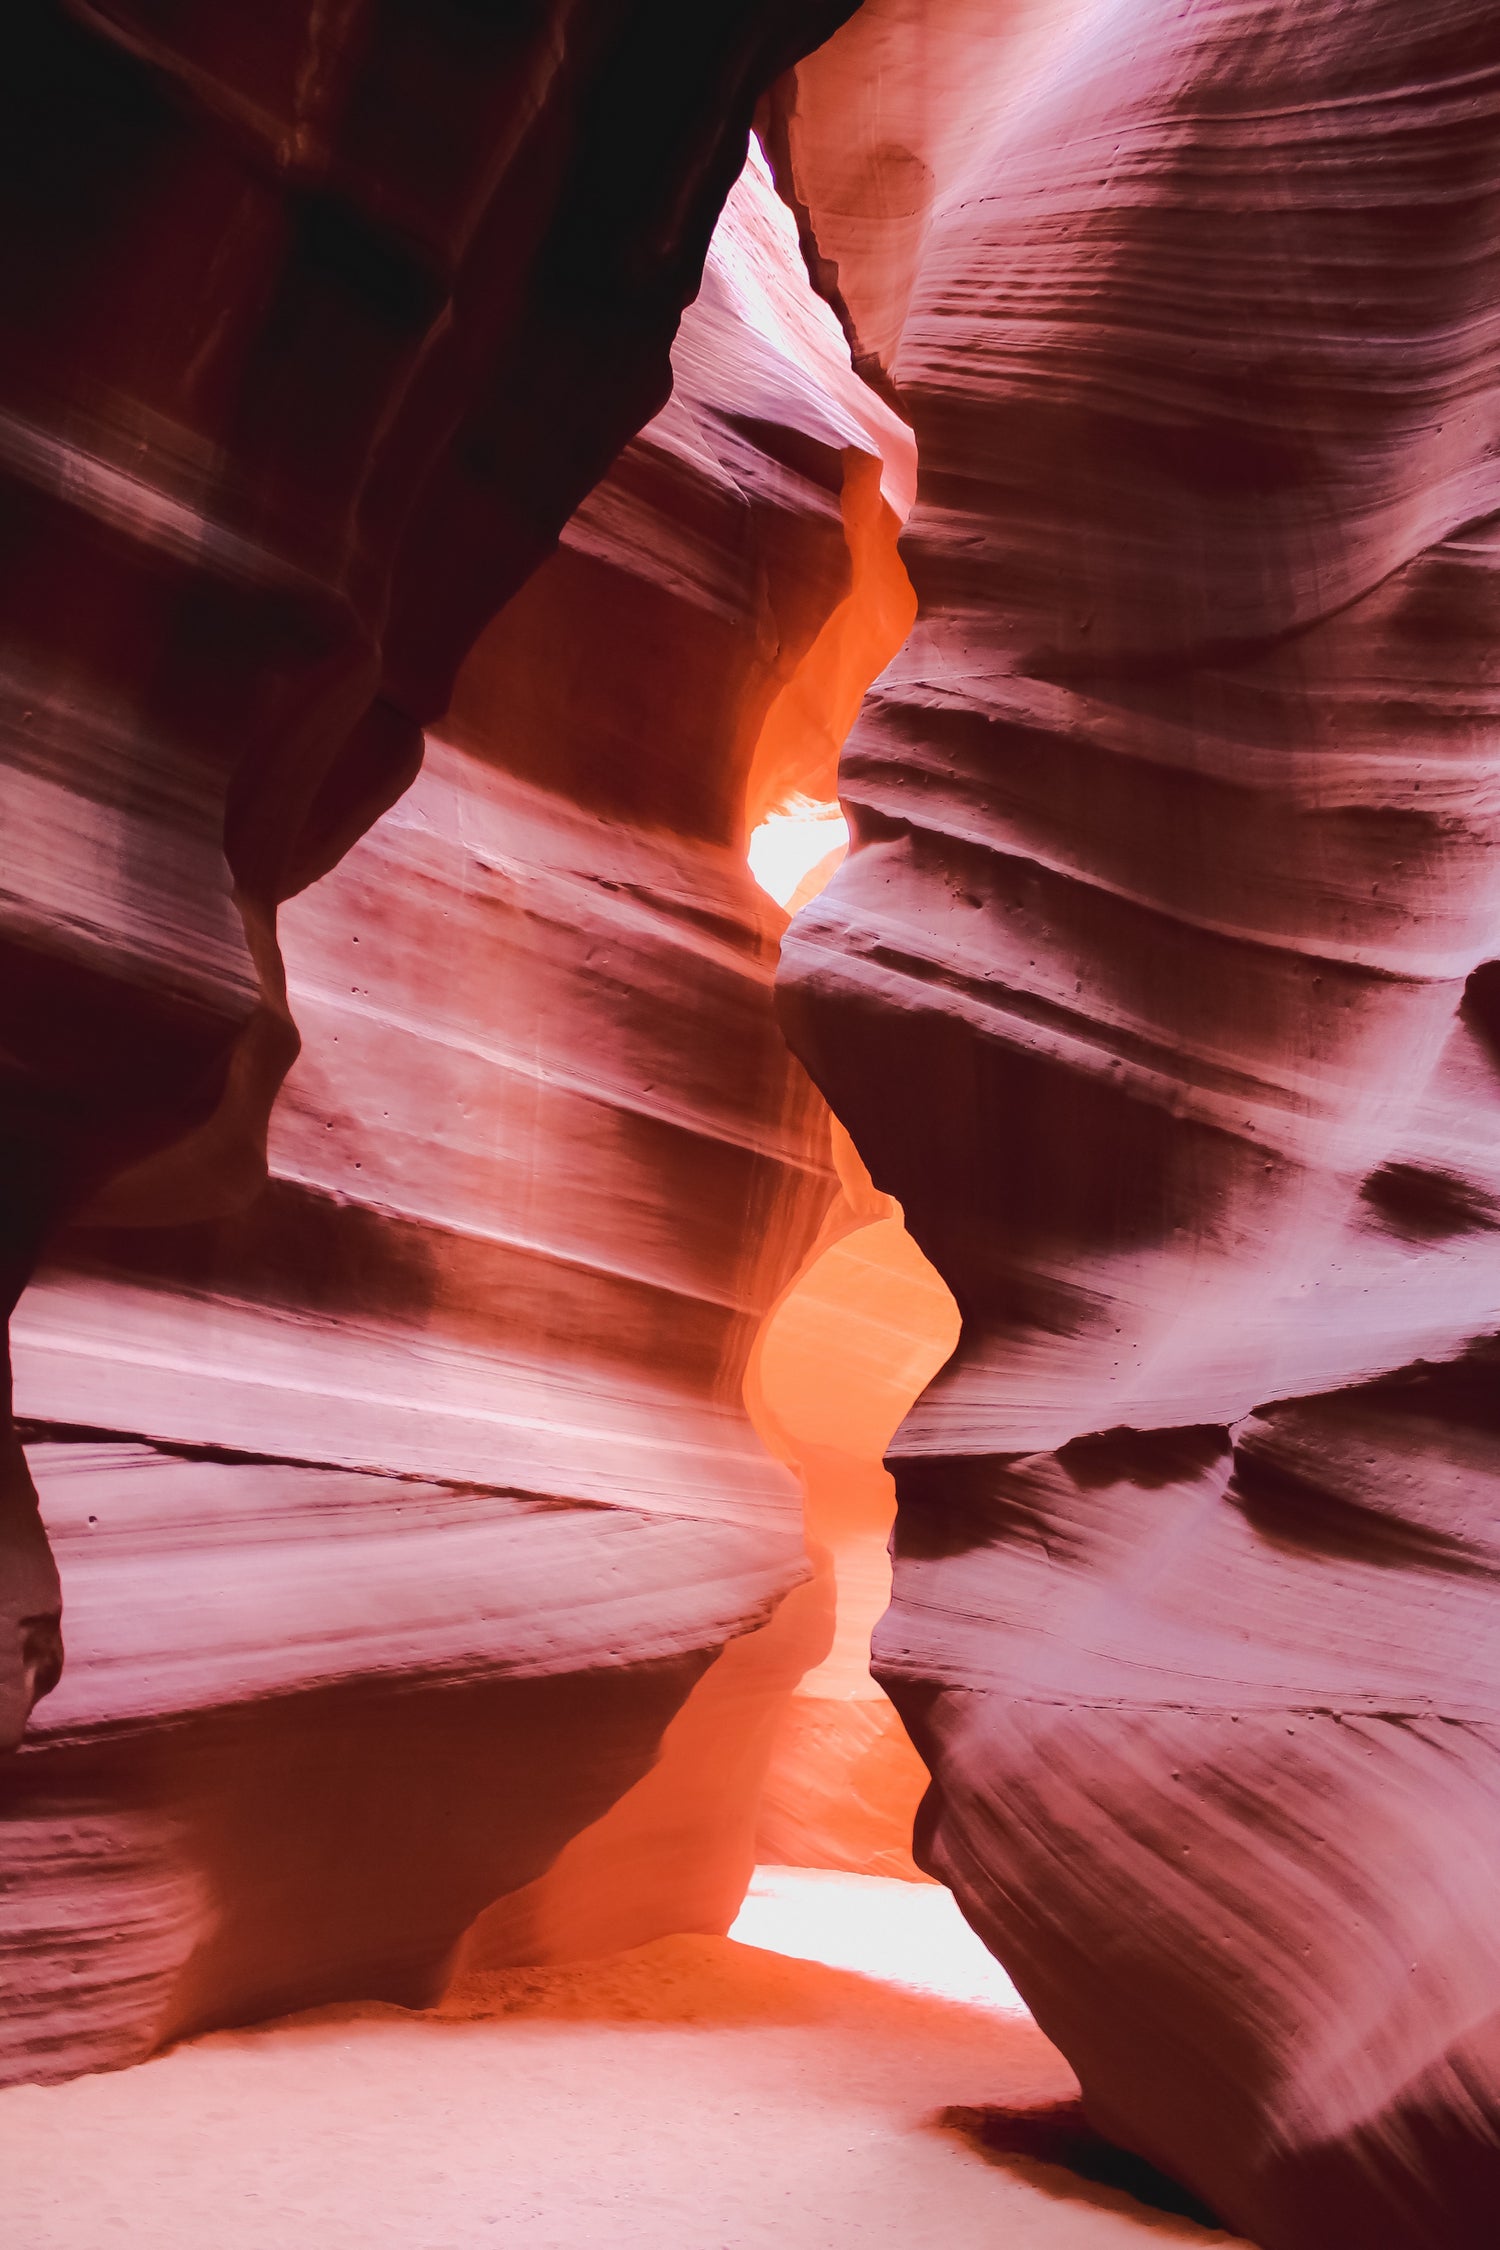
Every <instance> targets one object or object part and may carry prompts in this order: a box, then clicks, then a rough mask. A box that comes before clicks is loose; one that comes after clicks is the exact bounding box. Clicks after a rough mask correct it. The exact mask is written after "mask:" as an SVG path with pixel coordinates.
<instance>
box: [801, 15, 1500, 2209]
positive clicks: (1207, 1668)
mask: <svg viewBox="0 0 1500 2250" xmlns="http://www.w3.org/2000/svg"><path fill="white" fill-rule="evenodd" d="M974 15H975V11H974V9H972V8H971V7H968V6H966V5H961V4H959V0H953V4H952V5H934V6H931V7H913V6H907V5H902V4H898V0H880V4H876V5H872V7H871V8H870V9H868V10H866V11H865V12H864V13H863V14H862V15H861V17H859V18H857V19H856V20H855V22H854V23H853V24H852V25H851V26H850V28H849V30H848V32H847V33H845V34H842V35H840V37H839V38H838V39H836V40H835V41H834V42H833V43H832V45H831V46H830V47H829V48H828V49H826V50H825V51H824V52H823V54H821V55H820V56H818V57H816V58H814V60H813V61H812V63H811V64H809V65H808V66H806V67H805V68H804V70H803V71H802V72H801V73H799V75H798V77H797V79H796V81H795V82H794V84H793V85H792V86H791V87H790V88H788V89H784V91H783V94H782V96H781V98H780V100H779V104H778V116H779V132H780V145H781V149H782V159H783V164H784V166H787V167H789V174H788V187H789V193H790V194H791V196H792V199H793V201H794V202H795V203H796V204H797V206H798V207H799V210H800V214H801V218H802V224H803V228H804V233H805V236H806V238H807V240H808V243H809V246H810V249H811V252H812V255H813V259H814V264H815V270H817V271H818V272H819V273H820V275H821V277H822V280H823V283H824V286H825V287H828V288H830V289H833V290H835V291H836V292H838V293H840V294H841V296H842V299H843V309H844V313H845V317H846V320H847V322H848V325H849V327H850V330H851V333H852V334H853V336H854V338H855V340H856V344H857V345H858V346H859V347H860V348H861V349H862V350H863V352H864V353H865V355H866V358H867V360H868V361H869V362H871V363H875V362H878V363H879V364H880V365H881V366H883V368H884V370H885V375H886V377H887V379H889V380H891V381H893V382H894V384H895V385H896V387H897V388H898V390H899V393H900V396H901V399H902V401H903V404H904V405H905V407H906V408H907V409H908V410H909V411H910V413H911V415H912V418H913V421H914V424H915V427H916V431H917V438H918V447H919V461H920V483H919V494H918V502H917V507H916V510H915V513H914V515H913V518H912V521H911V525H910V528H909V531H908V534H907V537H906V540H905V542H904V553H905V555H906V559H907V563H908V567H909V569H910V572H911V576H912V579H913V582H914V584H915V586H916V589H917V593H918V597H919V601H920V605H921V606H920V614H919V620H918V623H917V626H916V629H915V631H914V633H913V636H912V638H911V640H910V641H909V642H908V644H907V646H906V648H905V649H904V650H903V652H902V654H901V655H900V656H899V657H898V658H897V660H896V662H895V663H894V664H893V665H892V667H891V668H890V670H889V672H888V673H887V674H886V676H885V678H884V680H883V681H882V682H881V683H880V685H879V687H878V689H877V691H876V693H875V696H874V698H873V700H872V703H871V705H870V706H869V708H868V710H867V712H866V714H865V715H864V716H863V717H862V719H861V721H860V724H859V726H858V728H857V730H856V733H855V735H854V737H853V739H852V741H851V745H850V748H849V750H848V752H847V753H846V755H845V758H844V762H843V767H842V778H841V783H840V793H841V795H842V797H843V799H844V802H845V805H846V807H847V808H848V809H849V812H850V817H851V821H852V825H853V829H854V837H855V848H854V849H853V851H852V852H851V854H850V857H849V859H848V860H847V861H846V863H845V865H844V867H843V868H842V869H841V871H840V873H839V874H838V876H837V877H836V878H835V880H834V882H833V883H832V885H831V886H830V888H829V889H828V890H827V891H826V892H825V893H824V894H823V895H822V897H821V898H820V899H819V900H818V901H817V902H816V903H815V904H814V905H812V906H810V907H809V908H808V909H807V910H806V911H805V912H804V913H803V914H802V915H801V916H800V917H799V919H798V921H797V923H796V924H795V926H794V928H793V930H792V932H791V934H790V937H789V939H788V942H787V946H786V949H785V964H786V966H785V969H784V973H783V984H782V1002H783V1012H784V1016H785V1019H786V1021H787V1022H788V1024H789V1026H790V1027H791V1030H792V1032H793V1035H794V1040H795V1043H796V1045H797V1047H798V1049H799V1051H800V1052H801V1053H802V1054H803V1056H804V1058H805V1059H806V1060H807V1061H808V1063H809V1066H810V1068H811V1069H812V1071H813V1074H814V1076H815V1077H816V1078H817V1080H818V1082H819V1084H820V1085H821V1086H822V1087H823V1089H824V1091H825V1092H826V1094H827V1095H828V1098H829V1100H830V1102H831V1103H832V1105H833V1107H834V1109H835V1110H836V1112H837V1113H838V1115H839V1116H840V1117H841V1118H843V1119H844V1121H845V1122H846V1123H847V1124H848V1126H849V1127H850V1129H851V1131H852V1132H853V1134H854V1137H855V1139H856V1141H857V1142H858V1145H859V1147H860V1150H861V1152H862V1154H863V1155H864V1156H865V1158H866V1160H867V1161H868V1163H869V1165H870V1169H871V1172H872V1174H873V1176H874V1178H875V1181H876V1182H877V1184H878V1185H879V1186H880V1187H882V1188H884V1189H888V1190H889V1191H890V1192H892V1193H894V1194H895V1195H897V1196H899V1198H900V1199H901V1202H902V1204H903V1206H904V1208H905V1211H906V1214H907V1219H908V1223H909V1225H910V1227H911V1229H912V1232H913V1234H914V1235H915V1237H916V1239H917V1241H918V1242H919V1243H920V1244H921V1246H922V1248H923V1250H924V1251H925V1252H926V1253H927V1254H928V1256H929V1257H930V1258H931V1259H932V1261H933V1262H934V1264H935V1265H936V1266H937V1267H938V1269H939V1271H940V1272H941V1273H942V1274H943V1275H944V1277H945V1279H946V1280H947V1281H948V1282H949V1283H950V1284H951V1286H952V1288H953V1291H954V1293H955V1296H956V1297H957V1299H958V1302H959V1305H960V1307H961V1309H962V1313H963V1336H962V1341H961V1343H960V1345H959V1348H958V1351H957V1353H956V1354H955V1356H954V1358H953V1360H952V1361H951V1362H950V1363H949V1365H948V1366H947V1367H946V1368H945V1369H944V1371H943V1373H942V1375H941V1376H940V1377H939V1378H938V1380H937V1381H936V1382H935V1383H934V1384H933V1385H932V1387H931V1388H930V1389H929V1391H928V1392H927V1394H926V1396H925V1398H924V1399H923V1400H922V1402H921V1403H920V1405H919V1406H918V1407H917V1409H916V1411H915V1412H914V1413H913V1415H912V1416H911V1417H910V1418H909V1419H908V1421H907V1422H906V1424H905V1426H904V1427H903V1429H902V1430H901V1432H900V1434H899V1435H898V1436H897V1438H896V1440H895V1442H894V1446H893V1449H892V1456H891V1457H892V1460H893V1465H894V1467H895V1473H896V1479H897V1486H898V1492H899V1516H898V1523H897V1533H896V1584H895V1598H894V1602H893V1606H892V1609H891V1612H890V1614H889V1617H888V1619H887V1620H886V1622H885V1624H884V1625H883V1626H882V1628H881V1630H880V1634H879V1637H878V1658H879V1671H880V1675H881V1677H882V1678H883V1679H884V1681H885V1682H886V1684H887V1685H888V1687H889V1688H890V1690H891V1693H892V1694H893V1696H894V1697H895V1698H896V1700H897V1702H898V1704H899V1706H900V1708H901V1710H902V1713H903V1715H904V1717H905V1718H906V1720H907V1723H908V1725H909V1726H910V1728H911V1730H912V1733H913V1735H914V1737H915V1740H916V1742H917V1744H918V1746H919V1747H920V1748H921V1750H922V1752H923V1754H924V1757H925V1758H926V1759H927V1760H928V1762H929V1764H930V1765H931V1768H932V1771H933V1774H934V1777H935V1786H934V1789H933V1791H932V1793H931V1795H930V1797H929V1799H928V1801H927V1806H926V1810H925V1813H924V1816H923V1821H922V1825H921V1832H920V1849H921V1856H922V1857H923V1858H924V1859H925V1862H926V1864H927V1865H928V1866H929V1867H930V1868H931V1869H932V1870H933V1871H934V1872H936V1873H938V1874H940V1875H941V1876H942V1877H943V1878H944V1879H945V1880H947V1881H948V1882H950V1883H951V1884H952V1885H953V1886H954V1888H955V1889H956V1891H957V1892H958V1895H959V1897H960V1899H961V1901H962V1903H963V1905H964V1907H965V1910H966V1912H967V1913H968V1914H969V1916H970V1917H971V1919H972V1920H973V1921H974V1923H975V1925H976V1926H977V1927H978V1928H979V1929H980V1930H981V1932H982V1933H983V1934H984V1936H985V1937H986V1938H987V1939H988V1940H989V1941H990V1943H991V1944H992V1946H993V1948H994V1950H995V1951H996V1952H997V1953H999V1954H1000V1956H1001V1958H1002V1959H1003V1960H1004V1962H1005V1963H1006V1965H1007V1967H1008V1968H1010V1969H1011V1971H1012V1972H1013V1973H1014V1975H1015V1978H1016V1981H1017V1983H1018V1984H1019V1986H1020V1987H1021V1989H1022V1991H1023V1992H1024V1994H1025V1995H1026V1997H1027V1999H1028V2000H1029V2001H1030V2003H1031V2004H1032V2006H1033V2007H1034V2008H1035V2010H1036V2012H1037V2015H1038V2017H1039V2019H1040V2021H1041V2022H1042V2024H1043V2025H1044V2027H1045V2028H1046V2029H1047V2030H1048V2031H1049V2032H1050V2033H1051V2035H1052V2036H1053V2037H1054V2038H1055V2039H1056V2040H1057V2041H1058V2043H1059V2044H1060V2045H1061V2046H1062V2048H1063V2049H1064V2051H1065V2052H1066V2053H1067V2055H1068V2056H1069V2059H1070V2060H1071V2061H1072V2062H1073V2063H1074V2065H1075V2067H1076V2068H1077V2069H1078V2071H1079V2074H1080V2077H1081V2079H1082V2082H1083V2086H1084V2090H1085V2097H1086V2100H1087V2102H1088V2104H1089V2108H1090V2111H1091V2114H1092V2115H1093V2117H1094V2119H1095V2121H1096V2122H1097V2124H1098V2125H1099V2126H1100V2128H1101V2129H1102V2130H1104V2131H1105V2132H1107V2133H1109V2134H1111V2135H1112V2136H1114V2137H1116V2138H1118V2139H1120V2140H1122V2141H1125V2142H1127V2143H1128V2144H1129V2145H1131V2146H1132V2147H1134V2148H1136V2149H1138V2150H1140V2151H1141V2152H1142V2153H1144V2154H1146V2155H1148V2156H1149V2157H1151V2158H1152V2159H1153V2160H1154V2161H1156V2162H1157V2163H1159V2164H1161V2165H1163V2166H1164V2167H1166V2168H1167V2169H1169V2170H1171V2171H1173V2172H1175V2173H1176V2174H1178V2175H1179V2176H1180V2177H1182V2178H1184V2179H1186V2180H1188V2181H1189V2182H1191V2183H1192V2185H1193V2186H1194V2187H1196V2188H1197V2189H1198V2190H1199V2192H1200V2193H1201V2194H1202V2195H1203V2196H1204V2197H1205V2198H1206V2199H1207V2200H1208V2201H1209V2202H1210V2203H1211V2204H1212V2205H1213V2206H1214V2207H1215V2208H1217V2209H1218V2210H1220V2211H1222V2212H1223V2213H1224V2215H1225V2217H1226V2219H1228V2220H1229V2221H1230V2222H1231V2223H1233V2224H1234V2225H1235V2226H1237V2227H1239V2228H1241V2229H1243V2230H1244V2231H1245V2232H1246V2233H1248V2234H1249V2235H1251V2236H1252V2237H1253V2238H1254V2239H1255V2240H1256V2241H1257V2242H1260V2243H1262V2244H1264V2245H1266V2246H1267V2250H1328V2245H1330V2244H1332V2243H1344V2242H1349V2243H1354V2242H1358V2243H1359V2244H1361V2245H1362V2246H1369V2250H1480V2246H1481V2245H1482V2244H1485V2243H1487V2242H1488V2241H1489V2240H1490V2238H1491V2235H1492V2233H1493V2226H1494V2220H1493V2212H1494V2208H1495V2200H1496V2196H1497V2193H1500V1947H1497V1943H1496V1938H1495V1934H1494V1917H1493V1912H1492V1907H1491V1893H1492V1890H1493V1881H1494V1870H1495V1865H1496V1859H1497V1855H1500V1831H1497V1825H1496V1810H1495V1808H1496V1805H1497V1803H1500V1739H1497V1725H1500V1678H1497V1664H1496V1651H1497V1647H1500V1634H1497V1612H1496V1601H1495V1593H1494V1572H1493V1567H1492V1565H1493V1558H1494V1554H1495V1536H1496V1523H1497V1512H1496V1490H1497V1478H1500V1426H1497V1419H1496V1407H1495V1400H1496V1396H1497V1392H1496V1388H1495V1361H1494V1343H1493V1339H1494V1337H1495V1334H1496V1331H1497V1329H1500V1230H1497V1227H1496V1211H1497V1209H1500V1200H1497V1190H1500V1169H1497V1163H1496V1157H1495V1149H1494V1125H1495V1120H1496V1116H1497V1112H1500V1041H1497V1036H1496V1034H1497V1030H1500V1023H1497V1011H1496V1001H1495V988H1496V978H1497V972H1496V970H1495V967H1494V965H1493V955H1494V953H1495V950H1496V944H1497V928H1500V873H1497V871H1500V855H1497V851H1496V845H1497V843H1500V814H1497V806H1500V792H1497V766H1496V758H1495V748H1494V743H1495V728H1496V717H1497V710H1496V685H1495V659H1494V650H1493V642H1494V619H1495V601H1496V586H1497V571H1496V564H1497V558H1500V538H1497V528H1496V527H1497V523H1500V515H1497V510H1500V489H1497V473H1496V459H1497V453H1496V445H1495V439H1496V388H1497V378H1496V367H1497V361H1496V352H1495V317H1496V315H1495V307H1496V304H1497V279H1500V276H1497V272H1496V263H1497V258H1500V233H1497V229H1496V216H1497V195H1500V23H1497V19H1496V17H1495V13H1494V11H1493V9H1491V8H1489V7H1488V6H1484V5H1480V4H1478V0H1443V4H1442V5H1440V6H1437V7H1434V8H1430V9H1423V10H1412V9H1409V8H1407V7H1404V6H1401V5H1398V4H1397V0H1339V4H1337V5H1334V4H1332V0H1316V4H1314V5H1298V6H1295V7H1293V6H1292V5H1290V4H1289V0H1201V4H1195V5H1191V6H1183V5H1181V4H1180V0H1132V4H1129V5H1113V4H1107V0H1106V4H1100V5H1094V6H1083V7H1078V8H1072V9H1067V8H1064V9H1053V10H1050V11H1043V12H1041V13H1039V12H1038V11H1031V12H1030V13H1029V15H1028V14H1026V13H1023V12H1020V11H1018V12H1017V13H1016V14H1015V16H1014V17H1013V18H1007V19H1005V21H1004V22H1002V23H997V24H996V25H995V26H994V29H995V41H994V43H993V45H992V46H991V48H990V49H989V50H988V53H989V60H988V62H987V63H986V62H985V60H984V55H983V53H982V51H981V49H980V48H978V47H977V46H975V45H974V44H973V43H972V26H973V19H974ZM1039 23H1040V24H1041V26H1042V30H1043V32H1044V33H1045V36H1044V37H1043V38H1042V40H1041V43H1040V45H1039V46H1031V47H1027V46H1025V45H1024V44H1017V45H1012V46H1009V47H1007V46H1006V44H1005V39H1004V36H1003V34H1004V33H1005V31H1006V29H1007V27H1008V28H1009V29H1010V30H1013V31H1014V32H1015V34H1016V36H1017V39H1018V40H1020V39H1021V36H1022V34H1023V33H1025V32H1026V31H1027V28H1028V24H1029V26H1030V28H1031V29H1032V30H1035V29H1036V27H1037V25H1038V24H1039ZM950 38H951V39H954V40H957V41H958V42H959V44H960V47H961V48H962V49H963V51H964V52H965V53H966V54H967V55H968V58H969V72H970V75H969V78H968V80H967V81H966V83H965V85H964V87H963V89H962V99H961V100H959V98H958V97H957V96H955V102H956V105H957V106H956V107H955V109H954V110H953V112H952V113H951V114H950V116H949V117H948V118H947V119H946V120H945V119H944V118H943V117H942V116H940V115H939V116H938V117H937V118H936V120H934V114H933V108H934V105H938V106H939V107H940V106H941V104H942V102H943V101H944V100H946V98H947V97H946V95H945V94H944V92H943V89H944V87H946V86H949V85H951V83H952V70H951V64H952V51H951V50H950V49H948V48H947V46H946V42H948V41H949V40H950ZM877 51H878V52H880V53H882V54H883V55H884V58H885V67H884V69H883V70H882V71H881V72H879V73H875V72H873V71H872V69H871V67H870V58H871V55H872V53H874V52H877ZM924 55H926V56H927V57H928V60H927V61H925V62H924V60H923V57H924ZM982 70H983V73H984V76H983V84H982V85H979V84H977V81H978V79H979V77H980V74H981V71H982ZM924 105H925V106H924ZM841 118H842V121H843V133H842V138H841V135H840V119H841ZM882 260H884V261H885V263H884V265H882Z"/></svg>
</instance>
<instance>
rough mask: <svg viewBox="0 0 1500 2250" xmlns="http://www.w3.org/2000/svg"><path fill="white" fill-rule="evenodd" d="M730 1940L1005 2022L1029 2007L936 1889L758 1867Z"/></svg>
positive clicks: (809, 1870) (879, 1879)
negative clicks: (993, 2013)
mask: <svg viewBox="0 0 1500 2250" xmlns="http://www.w3.org/2000/svg"><path fill="white" fill-rule="evenodd" d="M729 1934H730V1936H731V1937H732V1938H735V1939H737V1940H738V1942H739V1943H740V1944H741V1945H757V1946H760V1947H761V1948H763V1950H764V1951H765V1952H767V1953H788V1954H790V1955H791V1956H792V1957H793V1958H794V1959H795V1960H799V1961H822V1962H824V1963H826V1964H827V1966H828V1967H829V1968H831V1969H853V1970H854V1971H855V1972H856V1973H857V1974H858V1975H860V1976H865V1977H876V1978H878V1979H879V1980H880V1982H881V1983H882V1984H895V1985H901V1986H903V1987H904V1988H905V1989H906V1990H907V1991H908V1992H926V1993H933V1994H936V1995H938V1996H939V1997H940V1998H942V1999H944V2000H961V2001H964V2002H966V2003H967V2005H968V2006H970V2007H974V2008H994V2009H997V2010H998V2011H999V2013H1000V2014H1001V2015H1007V2016H1024V2015H1025V2014H1026V2012H1027V2009H1026V2003H1025V2001H1024V2000H1023V1999H1022V1998H1021V1996H1020V1994H1019V1993H1018V1992H1017V1990H1016V1988H1015V1986H1014V1985H1013V1984H1012V1983H1011V1981H1010V1978H1009V1977H1008V1976H1007V1975H1006V1973H1005V1971H1004V1970H1003V1969H1002V1968H1001V1966H1000V1964H999V1962H998V1961H996V1960H993V1959H992V1958H991V1956H990V1955H989V1953H987V1952H986V1950H985V1948H984V1946H983V1945H982V1944H981V1943H980V1941H979V1939H978V1938H977V1937H976V1936H975V1935H974V1932H973V1931H972V1930H971V1929H970V1928H969V1925H968V1923H967V1922H966V1921H965V1920H964V1918H963V1916H962V1915H961V1914H960V1913H959V1911H958V1907H957V1905H956V1904H955V1902H954V1900H953V1897H952V1895H951V1893H950V1892H948V1891H945V1890H943V1889H942V1888H941V1887H940V1886H939V1885H938V1884H936V1883H902V1882H896V1881H893V1880H892V1879H891V1878H889V1877H886V1876H880V1875H838V1874H832V1873H829V1872H826V1871H824V1870H823V1869H821V1868H810V1867H757V1869H756V1870H755V1874H754V1876H753V1878H752V1880H751V1884H750V1890H749V1894H748V1896H747V1897H746V1900H745V1903H744V1905H743V1906H742V1907H741V1908H740V1911H739V1918H738V1920H737V1921H736V1922H735V1924H734V1927H733V1928H732V1929H731V1931H730V1933H729Z"/></svg>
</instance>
